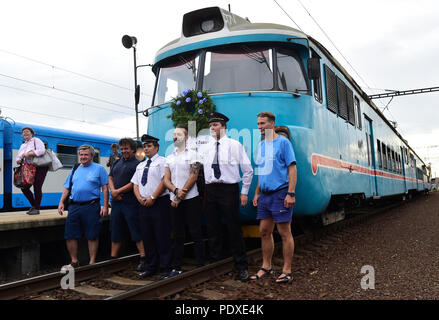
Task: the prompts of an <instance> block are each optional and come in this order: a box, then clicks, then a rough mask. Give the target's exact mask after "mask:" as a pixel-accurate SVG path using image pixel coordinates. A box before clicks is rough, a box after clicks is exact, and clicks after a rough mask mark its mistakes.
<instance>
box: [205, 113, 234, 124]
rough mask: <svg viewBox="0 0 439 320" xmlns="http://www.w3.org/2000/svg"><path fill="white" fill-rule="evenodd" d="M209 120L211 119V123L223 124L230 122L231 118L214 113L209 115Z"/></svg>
mask: <svg viewBox="0 0 439 320" xmlns="http://www.w3.org/2000/svg"><path fill="white" fill-rule="evenodd" d="M208 118H209V123H211V122H217V121H221V122H227V121H229V118H227V117H226V116H225V115H223V114H222V113H219V112H212V113H211V114H209V117H208Z"/></svg>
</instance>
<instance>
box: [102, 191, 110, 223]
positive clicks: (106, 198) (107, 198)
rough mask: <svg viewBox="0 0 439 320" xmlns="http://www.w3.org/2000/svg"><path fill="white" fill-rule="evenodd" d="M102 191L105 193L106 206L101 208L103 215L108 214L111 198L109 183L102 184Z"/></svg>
mask: <svg viewBox="0 0 439 320" xmlns="http://www.w3.org/2000/svg"><path fill="white" fill-rule="evenodd" d="M102 193H103V194H104V206H103V207H102V208H101V216H106V215H108V200H109V198H110V196H109V194H108V184H105V185H103V186H102Z"/></svg>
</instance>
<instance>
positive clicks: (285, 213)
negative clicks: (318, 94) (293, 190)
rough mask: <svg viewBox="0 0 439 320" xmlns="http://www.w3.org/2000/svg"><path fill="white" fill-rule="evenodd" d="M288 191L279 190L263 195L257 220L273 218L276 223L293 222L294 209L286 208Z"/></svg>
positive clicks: (260, 199) (259, 203)
mask: <svg viewBox="0 0 439 320" xmlns="http://www.w3.org/2000/svg"><path fill="white" fill-rule="evenodd" d="M287 192H288V189H283V190H279V191H277V192H275V193H272V194H269V195H267V194H263V193H261V195H260V197H259V200H258V214H257V215H256V219H259V220H262V219H267V218H270V217H273V221H274V222H275V223H282V222H291V217H292V216H293V208H290V209H287V208H285V207H284V200H285V197H286V196H287Z"/></svg>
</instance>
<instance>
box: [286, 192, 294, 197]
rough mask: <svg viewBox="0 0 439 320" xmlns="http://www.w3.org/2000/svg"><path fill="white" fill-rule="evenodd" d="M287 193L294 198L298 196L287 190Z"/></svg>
mask: <svg viewBox="0 0 439 320" xmlns="http://www.w3.org/2000/svg"><path fill="white" fill-rule="evenodd" d="M287 195H289V196H290V197H292V198H294V197H295V196H296V194H295V193H294V192H287Z"/></svg>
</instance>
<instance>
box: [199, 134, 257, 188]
mask: <svg viewBox="0 0 439 320" xmlns="http://www.w3.org/2000/svg"><path fill="white" fill-rule="evenodd" d="M217 142H219V143H220V144H219V146H218V163H219V168H220V171H221V176H220V177H219V179H217V178H215V176H214V171H213V169H212V163H213V161H214V159H215V153H216V143H217ZM198 156H199V158H200V160H201V161H202V163H203V166H204V178H205V180H206V184H211V183H226V184H233V183H238V182H241V181H242V188H241V194H245V195H246V194H248V191H249V189H250V184H251V182H252V177H253V168H252V165H251V162H250V160H249V158H248V156H247V153H246V152H245V149H244V146H243V145H242V144H241V143H239V141H237V140H234V139H230V138H228V137H227V136H223V137H222V138H221V139H220V140H216V139H214V138H212V139H210V141H209V143H207V144H206V145H205V146H203V147H202V148H201V150H200V152H199V153H198ZM239 168H241V171H242V179H241V176H240V174H239Z"/></svg>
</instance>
